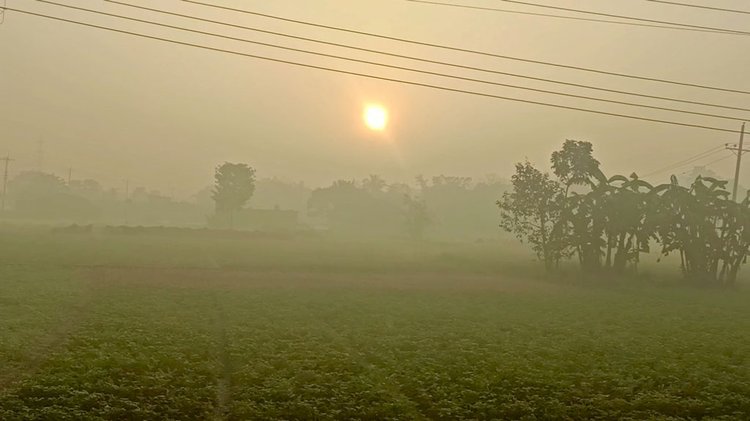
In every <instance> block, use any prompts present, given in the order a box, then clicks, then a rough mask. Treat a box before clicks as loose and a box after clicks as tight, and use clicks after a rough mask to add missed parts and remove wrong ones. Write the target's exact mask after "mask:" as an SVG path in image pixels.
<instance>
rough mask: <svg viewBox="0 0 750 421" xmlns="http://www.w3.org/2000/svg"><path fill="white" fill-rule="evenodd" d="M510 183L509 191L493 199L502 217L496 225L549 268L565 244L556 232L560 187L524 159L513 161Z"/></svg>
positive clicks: (559, 256)
mask: <svg viewBox="0 0 750 421" xmlns="http://www.w3.org/2000/svg"><path fill="white" fill-rule="evenodd" d="M511 184H512V186H513V190H512V191H510V192H506V193H505V194H504V195H503V198H502V200H499V201H498V202H497V205H498V206H499V207H500V212H501V218H502V219H501V224H500V226H501V227H502V228H503V229H505V230H506V231H508V232H511V233H513V234H515V235H516V237H517V238H518V239H519V240H521V241H522V242H528V243H529V244H531V247H532V249H533V250H534V252H536V254H537V256H538V257H539V259H540V260H542V261H543V262H544V265H545V267H546V268H547V270H551V269H553V268H554V267H555V266H556V265H557V263H559V261H560V259H561V258H562V257H563V256H564V254H565V246H564V244H563V242H562V241H561V238H560V237H559V236H558V235H556V230H557V228H558V227H559V222H560V215H561V210H562V207H561V205H562V202H563V200H564V196H563V195H564V192H563V188H562V186H561V185H560V183H558V182H557V181H555V180H552V179H551V178H550V176H549V174H547V173H542V172H541V171H539V170H538V169H536V168H534V166H533V165H531V164H530V163H529V162H528V161H527V162H525V163H518V164H516V173H515V174H514V175H513V177H511Z"/></svg>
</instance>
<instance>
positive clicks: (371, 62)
mask: <svg viewBox="0 0 750 421" xmlns="http://www.w3.org/2000/svg"><path fill="white" fill-rule="evenodd" d="M39 1H40V2H42V3H48V4H52V5H56V6H60V7H64V8H68V9H73V10H78V11H84V12H88V13H95V14H99V15H103V16H109V17H115V18H119V19H124V20H129V21H133V22H140V23H146V24H150V25H155V26H160V27H164V28H170V29H176V30H180V31H186V32H192V33H196V34H201V35H208V36H212V37H217V38H223V39H228V40H232V41H239V42H246V43H251V44H256V45H262V46H265V47H272V48H277V49H282V50H287V51H294V52H299V53H304V54H310V55H315V56H321V57H328V58H334V59H337V60H345V61H350V62H355V63H362V64H367V65H372V66H379V67H385V68H390V69H396V70H403V71H408V72H412V73H418V74H425V75H431V76H439V77H445V78H451V79H456V80H463V81H468V82H475V83H482V84H487V85H494V86H502V87H507V88H513V89H522V90H526V91H532V92H539V93H544V94H550V95H558V96H564V97H569V98H578V99H585V100H590V101H599V102H606V103H610V104H618V105H626V106H630V107H639V108H647V109H653V110H660V111H669V112H676V113H683V114H691V115H699V116H703V117H712V118H719V119H724V120H733V121H742V120H743V119H744V118H743V117H735V116H725V115H720V114H711V113H703V112H697V111H688V110H681V109H677V108H669V107H660V106H654V105H647V104H639V103H633V102H627V101H618V100H613V99H606V98H597V97H591V96H587V95H577V94H571V93H564V92H558V91H551V90H547V89H538V88H531V87H527V86H520V85H512V84H508V83H500V82H493V81H488V80H483V79H476V78H470V77H463V76H457V75H451V74H446V73H439V72H432V71H427V70H419V69H414V68H410V67H405V66H396V65H390V64H385V63H380V62H374V61H368V60H360V59H355V58H351V57H344V56H339V55H334V54H326V53H320V52H315V51H309V50H304V49H299V48H292V47H287V46H283V45H278V44H271V43H266V42H259V41H254V40H249V39H246V38H237V37H233V36H228V35H222V34H217V33H214V32H207V31H200V30H195V29H189V28H184V27H181V26H175V25H169V24H164V23H159V22H154V21H150V20H146V19H140V18H134V17H130V16H123V15H118V14H114V13H107V12H102V11H98V10H93V9H87V8H83V7H78V6H72V5H67V4H61V3H57V2H53V1H47V0H39ZM135 7H136V8H138V6H135Z"/></svg>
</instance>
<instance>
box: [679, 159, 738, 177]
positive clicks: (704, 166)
mask: <svg viewBox="0 0 750 421" xmlns="http://www.w3.org/2000/svg"><path fill="white" fill-rule="evenodd" d="M732 157H734V155H727V156H723V157H721V158H719V159H717V160H714V161H711V162H708V163H706V164H703V165H701V166H700V168H708V167H710V166H711V165H714V164H717V163H719V162H721V161H726V160H727V159H729V158H732ZM690 171H692V169H691V170H687V171H685V172H683V173H681V174H680V175H682V174H687V173H689V172H690Z"/></svg>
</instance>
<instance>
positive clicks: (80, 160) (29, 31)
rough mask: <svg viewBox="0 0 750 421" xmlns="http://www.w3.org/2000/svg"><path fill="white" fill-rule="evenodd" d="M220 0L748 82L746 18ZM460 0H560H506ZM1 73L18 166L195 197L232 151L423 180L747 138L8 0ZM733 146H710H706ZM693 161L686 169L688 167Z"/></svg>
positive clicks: (662, 73)
mask: <svg viewBox="0 0 750 421" xmlns="http://www.w3.org/2000/svg"><path fill="white" fill-rule="evenodd" d="M124 1H131V0H124ZM205 1H207V2H211V1H212V0H205ZM534 1H537V2H538V3H546V4H554V5H559V6H569V7H576V8H585V9H591V10H598V11H603V12H609V13H619V14H629V15H636V16H640V17H645V18H650V19H661V20H673V21H680V22H688V23H693V24H697V25H706V26H721V27H728V28H736V29H740V30H750V16H748V15H744V16H743V15H733V14H727V13H718V12H710V11H705V10H702V11H701V10H697V9H689V8H679V7H673V6H666V5H658V4H655V3H651V2H647V1H645V0H587V1H584V0H575V1H574V0H567V1H563V0H555V1H553V0H534ZM684 1H686V2H687V1H693V0H684ZM59 2H61V3H66V4H74V5H78V6H82V7H88V8H94V9H97V10H103V11H108V12H111V13H118V14H124V15H129V16H138V17H141V18H144V19H149V20H156V21H160V22H165V23H171V24H174V25H181V26H189V27H192V28H196V29H202V30H206V31H212V32H221V33H223V34H227V35H231V36H236V37H242V38H248V39H253V40H258V41H264V42H273V43H278V44H283V45H288V46H292V47H296V48H304V49H308V50H313V51H320V52H326V53H331V54H339V55H346V56H350V57H357V58H361V59H367V60H373V61H380V62H387V63H392V64H396V65H402V66H408V67H415V68H420V69H424V70H431V71H438V72H444V73H452V74H458V75H462V76H466V77H475V78H482V79H489V80H494V81H497V82H503V83H512V84H518V85H524V86H533V87H538V88H543V89H551V90H559V91H566V92H572V93H581V94H588V95H592V96H601V97H607V98H612V99H618V100H624V101H633V102H642V103H650V104H654V105H663V106H670V107H676V108H684V109H688V108H690V109H693V110H698V111H705V112H718V113H720V114H729V115H735V116H747V117H750V113H747V112H746V113H743V112H741V111H728V110H720V109H711V108H701V107H692V108H691V107H690V106H689V105H684V104H676V103H668V102H662V101H656V100H648V99H643V98H637V97H629V96H622V95H615V94H607V93H602V92H596V91H589V90H584V89H577V88H570V87H561V86H557V85H551V84H546V83H542V82H534V81H529V80H524V79H517V78H511V77H503V76H498V75H490V74H482V73H476V72H470V71H467V70H460V69H451V68H445V67H441V66H437V65H429V64H424V63H417V62H413V61H409V60H400V59H395V58H388V57H383V56H379V55H374V54H366V53H357V52H353V51H350V50H346V49H340V48H335V47H326V46H321V45H316V44H310V43H305V42H302V41H294V40H289V39H284V38H278V37H274V36H271V35H264V34H258V33H255V32H250V31H244V30H239V29H231V28H225V27H221V26H216V25H208V24H201V23H198V22H194V21H190V20H185V19H178V18H169V17H164V16H163V15H159V14H155V13H151V12H138V11H136V10H134V9H131V8H127V7H123V6H118V5H112V4H108V3H106V2H104V1H102V0H96V1H93V0H89V1H73V0H59ZM132 3H137V4H141V5H148V6H151V7H157V8H163V9H167V10H172V11H177V12H180V13H185V14H191V15H195V16H201V17H206V18H211V19H216V20H221V21H227V22H233V23H237V24H241V25H248V26H255V27H259V28H264V29H269V30H275V31H282V32H285V33H289V34H295V35H300V36H308V37H313V38H319V39H325V40H328V41H333V42H340V43H347V44H352V45H358V46H365V47H368V48H374V49H378V50H383V51H390V52H396V53H399V54H405V55H411V56H419V57H424V58H429V59H433V60H442V61H451V62H456V63H461V64H466V65H474V66H480V67H487V68H493V69H497V70H501V71H508V72H516V73H523V74H528V75H533V76H539V77H552V78H556V79H563V80H566V81H570V82H576V83H586V84H596V85H600V86H605V87H609V88H613V89H621V90H633V91H638V92H644V93H650V94H656V95H667V96H676V97H679V98H685V99H691V100H700V101H709V102H718V103H722V104H727V105H734V106H744V107H748V108H750V95H737V94H722V93H718V92H710V91H704V90H699V89H690V88H682V87H676V86H666V85H661V84H656V83H648V82H637V81H632V80H625V79H622V78H616V77H607V76H602V75H594V74H591V73H582V72H577V71H572V70H563V69H559V68H552V67H544V66H539V65H532V64H523V63H519V62H514V61H508V60H502V59H495V58H490V57H481V56H476V55H471V54H462V53H452V52H447V51H443V50H438V49H434V48H428V47H417V46H413V45H406V44H403V43H399V42H393V41H386V40H377V39H372V38H367V37H362V36H356V35H351V34H344V33H340V32H335V31H328V30H325V29H320V28H311V27H306V26H300V25H295V24H292V23H283V22H278V21H273V20H269V19H265V18H262V17H253V16H248V15H242V14H238V13H232V12H219V11H216V10H213V9H210V8H206V7H201V6H196V5H190V4H187V3H183V2H180V1H176V0H175V1H171V0H169V1H168V0H163V1H151V2H146V1H143V0H140V1H136V0H132ZM215 3H220V4H222V5H228V6H234V7H239V8H244V9H250V10H254V11H261V12H265V13H270V14H274V15H280V16H284V17H290V18H295V19H300V20H306V21H312V22H317V23H322V24H327V25H335V26H342V27H347V28H352V29H359V30H363V31H370V32H375V33H379V34H383V35H389V36H396V37H403V38H409V39H414V40H420V41H428V42H432V43H438V44H445V45H452V46H459V47H466V48H471V49H476V50H483V51H489V52H496V53H499V54H504V55H511V56H518V57H525V58H530V59H537V60H545V61H552V62H559V63H566V64H572V65H578V66H584V67H594V68H600V69H605V70H611V71H615V72H622V73H633V74H639V75H645V76H654V77H659V78H671V79H679V80H684V81H690V82H695V83H704V84H710V85H717V86H726V87H732V88H739V89H744V90H750V78H749V75H748V70H749V69H750V54H749V53H748V51H750V48H748V47H750V37H745V36H732V35H722V34H707V33H697V32H687V31H674V30H664V29H650V28H638V27H632V26H620V25H610V24H601V23H588V22H576V21H568V20H555V19H550V18H542V17H533V16H520V15H513V14H504V13H496V12H489V11H478V10H465V9H457V8H448V7H441V6H435V5H425V4H416V3H409V2H406V1H402V0H305V1H302V0H298V1H290V0H276V1H250V0H248V1H238V0H234V1H232V0H223V1H221V2H215ZM462 3H463V4H471V5H479V6H486V7H503V8H508V9H516V10H526V11H536V12H543V13H544V12H545V10H543V9H533V8H530V7H527V6H514V5H512V4H507V3H505V2H503V1H500V0H466V1H464V2H462ZM708 3H709V2H706V1H704V2H703V4H708ZM710 4H711V5H720V6H722V7H730V8H745V9H750V4H748V2H747V1H746V0H722V1H718V0H717V1H713V2H710ZM7 5H8V7H13V8H19V9H25V10H32V11H37V12H40V13H46V14H52V15H55V16H64V17H67V18H70V19H75V20H80V21H85V22H89V23H97V24H100V25H105V26H110V27H117V28H122V29H126V30H130V31H134V32H140V33H147V34H153V35H158V36H163V37H167V38H172V39H176V40H183V41H187V42H195V43H200V44H203V45H209V46H214V47H218V48H224V49H232V50H237V51H242V52H246V53H250V54H258V55H264V56H269V57H275V58H281V59H287V60H292V61H299V62H305V63H310V64H314V65H320V66H328V67H335V68H339V69H346V70H351V71H357V72H363V73H370V74H375V75H381V76H385V77H393V78H399V79H406V80H411V81H417V82H422V83H431V84H437V85H443V86H449V87H454V88H461V89H469V90H474V91H481V92H488V93H492V94H496V95H503V96H511V97H518V98H524V99H531V100H539V101H544V102H551V103H556V104H566V105H573V106H580V107H585V108H594V109H601V110H606V111H613V112H622V113H627V114H636V115H641V116H646V117H653V118H663V119H669V120H675V121H683V122H691V123H698V124H708V125H712V126H719V127H725V128H729V129H739V125H740V123H738V122H737V123H736V122H733V121H727V120H719V119H712V118H702V117H697V116H691V115H682V114H675V113H668V112H659V111H652V110H642V109H634V108H631V107H626V106H617V105H609V104H601V103H597V102H590V101H584V100H579V99H572V98H561V97H557V96H552V95H545V94H535V93H531V92H527V91H521V90H517V89H511V88H502V87H495V86H488V85H482V84H477V83H471V82H463V81H457V80H450V79H444V78H440V77H435V76H427V75H421V74H415V73H410V72H404V71H396V70H389V69H383V68H380V67H374V66H368V65H363V64H356V63H347V62H341V61H339V60H334V59H330V58H320V57H313V56H309V55H305V54H301V53H293V52H287V51H280V50H276V49H273V48H268V47H261V46H256V45H251V44H246V43H241V42H235V41H229V40H222V39H216V38H212V37H208V36H205V35H196V34H189V33H185V32H182V31H177V30H169V29H164V28H155V27H153V26H150V25H146V24H140V23H134V22H125V21H122V20H119V19H114V18H107V17H101V16H96V15H91V14H88V13H83V12H78V11H69V10H65V9H61V8H59V7H57V6H53V5H46V4H41V3H38V2H36V1H33V0H7ZM546 12H547V13H555V12H551V11H546ZM560 13H562V12H560ZM0 79H1V80H2V83H0V98H2V99H1V100H0V124H2V132H1V133H2V135H1V136H0V153H1V154H3V155H4V154H5V153H6V152H7V153H10V154H11V155H12V157H14V158H16V161H15V162H13V164H12V169H13V171H14V172H17V171H19V170H22V169H35V168H37V167H38V165H39V161H40V158H41V166H42V169H43V170H45V171H51V172H55V173H57V174H59V175H61V176H67V171H68V168H69V167H72V168H73V177H74V178H83V177H86V178H96V179H99V180H100V181H101V182H102V183H103V184H105V185H108V186H113V187H118V188H119V187H121V186H122V185H123V181H122V180H124V179H130V180H132V181H131V185H135V186H137V185H145V186H148V187H150V188H154V189H160V190H162V191H163V192H166V193H170V192H174V193H175V194H177V195H179V196H182V197H184V196H188V195H189V194H190V193H192V192H194V191H195V190H197V189H199V188H200V187H202V186H204V185H207V184H210V183H211V177H212V173H213V168H214V166H215V165H216V164H218V163H220V162H223V161H234V162H237V161H239V162H247V163H249V164H251V165H253V166H255V167H256V168H257V169H258V173H259V175H260V176H262V177H269V176H276V177H281V178H286V179H294V180H297V179H301V180H305V181H307V182H308V183H310V184H313V185H317V184H321V183H328V182H330V181H331V180H333V179H337V178H352V177H357V178H360V177H364V176H366V175H368V174H373V173H377V174H382V175H384V176H385V177H386V178H389V179H399V180H410V179H412V177H413V176H415V175H417V174H427V175H433V174H440V173H444V174H451V175H466V176H473V177H482V176H484V175H486V174H489V173H497V174H499V175H501V176H509V175H510V173H511V171H512V165H513V163H514V162H517V161H519V160H523V159H524V158H526V157H528V159H529V160H531V161H532V162H535V163H538V164H540V165H544V166H545V167H546V166H547V159H548V156H549V153H550V152H551V151H552V150H554V149H555V148H557V147H558V146H559V145H560V144H561V143H562V142H563V140H564V139H566V138H575V139H583V140H589V141H592V142H593V143H594V144H595V148H596V155H597V157H599V158H600V160H601V161H602V163H603V165H604V170H605V172H607V173H609V174H613V173H620V172H622V173H626V174H629V173H630V172H631V171H638V172H640V173H647V172H649V171H652V170H654V169H658V168H660V167H662V166H665V165H667V164H670V163H672V162H675V161H679V160H682V159H685V158H687V157H690V156H691V155H694V154H696V153H699V152H702V151H704V150H707V149H709V148H711V147H713V146H716V145H720V144H722V143H725V142H735V141H736V140H737V136H736V135H733V134H731V133H719V132H711V131H706V130H701V129H692V128H681V127H672V126H667V125H662V124H655V123H648V122H642V121H632V120H624V119H619V118H614V117H607V116H598V115H591V114H584V113H580V112H574V111H566V110H559V109H551V108H546V107H541V106H537V105H527V104H520V103H514V102H506V101H501V100H496V99H489V98H480V97H473V96H467V95H462V94H457V93H450V92H441V91H434V90H430V89H427V88H421V87H413V86H404V85H399V84H395V83H391V82H382V81H375V80H368V79H363V78H359V77H355V76H347V75H340V74H332V73H327V72H324V71H319V70H312V69H303V68H298V67H292V66H288V65H284V64H277V63H269V62H265V61H260V60H257V59H250V58H245V57H238V56H232V55H228V54H222V53H217V52H211V51H205V50H199V49H195V48H191V47H186V46H179V45H172V44H165V43H162V42H159V41H154V40H148V39H141V38H134V37H132V36H129V35H123V34H116V33H110V32H105V31H102V30H98V29H92V28H85V27H80V26H75V25H72V24H69V23H62V22H55V21H50V20H45V19H42V18H38V17H31V16H25V15H21V14H19V13H14V12H8V13H7V14H6V16H5V22H4V24H3V25H2V26H0ZM368 102H377V103H381V104H383V105H384V106H386V107H387V108H388V109H389V111H390V114H391V118H392V120H391V124H390V126H389V129H388V132H387V133H386V134H374V133H372V132H369V131H368V130H366V129H365V128H364V127H363V124H362V121H361V112H362V107H363V105H364V104H365V103H368ZM40 152H41V157H40ZM722 153H723V152H722ZM726 153H727V154H728V152H726ZM722 156H723V155H721V154H717V155H712V156H711V157H709V158H706V160H704V161H700V162H698V163H701V162H710V161H713V160H715V159H716V158H721V157H722ZM733 165H734V164H733V160H732V159H727V160H724V161H721V162H719V163H717V164H715V166H714V169H715V170H716V171H717V172H718V173H719V174H722V175H731V172H732V168H733ZM687 169H689V167H686V168H682V169H680V170H678V172H679V171H684V170H687ZM743 173H744V174H743V179H742V180H743V181H744V182H746V183H747V182H748V177H750V162H748V165H747V166H746V171H744V172H743ZM664 176H666V174H665V175H662V177H664Z"/></svg>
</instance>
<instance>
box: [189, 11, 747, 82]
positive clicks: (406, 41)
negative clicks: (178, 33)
mask: <svg viewBox="0 0 750 421" xmlns="http://www.w3.org/2000/svg"><path fill="white" fill-rule="evenodd" d="M182 1H183V2H185V3H192V4H197V5H201V6H206V7H211V8H214V9H219V10H226V11H232V12H238V13H243V14H247V15H253V16H260V17H264V18H268V19H275V20H278V21H282V22H290V23H295V24H299V25H306V26H312V27H316V28H323V29H330V30H333V31H339V32H346V33H350V34H357V35H364V36H368V37H374V38H380V39H387V40H391V41H398V42H403V43H407V44H413V45H421V46H425V47H433V48H439V49H443V50H447V51H457V52H462V53H469V54H477V55H481V56H486V57H494V58H501V59H505V60H514V61H520V62H524V63H533V64H540V65H544V66H551V67H558V68H563V69H572V70H579V71H583V72H589V73H597V74H603V75H608V76H617V77H624V78H628V79H637V80H645V81H649V82H658V83H666V84H670V85H679V86H688V87H692V88H700V89H708V90H713V91H721V92H732V93H737V94H745V95H750V91H745V90H740V89H730V88H722V87H716V86H710V85H703V84H699V83H689V82H680V81H676V80H671V79H660V78H655V77H648V76H638V75H631V74H627V73H618V72H610V71H607V70H599V69H593V68H588V67H583V66H573V65H568V64H560V63H552V62H548V61H542V60H533V59H526V58H521V57H514V56H508V55H502V54H495V53H490V52H486V51H479V50H471V49H468V48H461V47H452V46H447V45H441V44H435V43H430V42H423V41H415V40H410V39H406V38H399V37H392V36H388V35H380V34H375V33H371V32H364V31H358V30H354V29H347V28H342V27H338V26H332V25H323V24H319V23H313V22H307V21H302V20H297V19H290V18H285V17H281V16H276V15H270V14H267V13H260V12H254V11H251V10H244V9H237V8H233V7H228V6H220V5H216V4H210V3H204V2H201V1H197V0H182Z"/></svg>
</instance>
